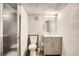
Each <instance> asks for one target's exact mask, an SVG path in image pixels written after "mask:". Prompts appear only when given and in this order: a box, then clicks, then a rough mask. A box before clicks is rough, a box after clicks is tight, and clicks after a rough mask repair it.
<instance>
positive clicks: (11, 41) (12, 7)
mask: <svg viewBox="0 0 79 59" xmlns="http://www.w3.org/2000/svg"><path fill="white" fill-rule="evenodd" d="M3 55H4V56H16V55H17V4H15V3H4V4H3Z"/></svg>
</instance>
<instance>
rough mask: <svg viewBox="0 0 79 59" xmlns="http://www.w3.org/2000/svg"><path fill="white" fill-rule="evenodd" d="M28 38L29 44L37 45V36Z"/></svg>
mask: <svg viewBox="0 0 79 59" xmlns="http://www.w3.org/2000/svg"><path fill="white" fill-rule="evenodd" d="M29 38H30V43H32V44H35V43H37V39H38V38H37V36H35V35H30V36H29Z"/></svg>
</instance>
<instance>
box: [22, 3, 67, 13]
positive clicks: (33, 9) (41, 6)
mask: <svg viewBox="0 0 79 59" xmlns="http://www.w3.org/2000/svg"><path fill="white" fill-rule="evenodd" d="M23 5H24V8H25V9H26V11H27V12H28V13H45V12H46V11H48V12H58V11H60V10H61V9H63V8H64V7H65V6H67V5H68V3H27V4H23Z"/></svg>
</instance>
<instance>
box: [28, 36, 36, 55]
mask: <svg viewBox="0 0 79 59" xmlns="http://www.w3.org/2000/svg"><path fill="white" fill-rule="evenodd" d="M36 43H37V36H30V44H29V47H28V49H29V50H30V56H35V55H36V49H37V45H36Z"/></svg>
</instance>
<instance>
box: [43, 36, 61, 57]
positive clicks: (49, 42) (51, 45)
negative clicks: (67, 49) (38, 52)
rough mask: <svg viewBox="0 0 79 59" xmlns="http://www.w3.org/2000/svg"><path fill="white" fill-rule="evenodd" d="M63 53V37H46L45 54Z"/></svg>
mask: <svg viewBox="0 0 79 59" xmlns="http://www.w3.org/2000/svg"><path fill="white" fill-rule="evenodd" d="M61 54H62V37H44V55H47V56H56V55H57V56H59V55H61Z"/></svg>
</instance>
